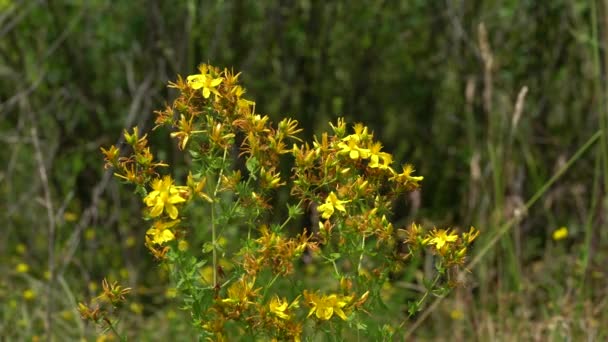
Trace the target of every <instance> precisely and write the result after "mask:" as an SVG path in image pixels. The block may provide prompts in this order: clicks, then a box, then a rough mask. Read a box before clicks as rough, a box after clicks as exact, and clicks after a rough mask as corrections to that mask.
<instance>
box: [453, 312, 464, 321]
mask: <svg viewBox="0 0 608 342" xmlns="http://www.w3.org/2000/svg"><path fill="white" fill-rule="evenodd" d="M450 317H451V318H452V319H453V320H455V321H460V320H461V319H463V318H464V314H463V313H462V311H460V310H458V309H454V310H452V311H451V312H450Z"/></svg>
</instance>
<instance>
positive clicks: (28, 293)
mask: <svg viewBox="0 0 608 342" xmlns="http://www.w3.org/2000/svg"><path fill="white" fill-rule="evenodd" d="M35 298H36V292H35V291H34V290H32V289H27V290H25V291H23V299H25V300H27V301H31V300H34V299H35Z"/></svg>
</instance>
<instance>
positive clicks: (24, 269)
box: [15, 263, 30, 273]
mask: <svg viewBox="0 0 608 342" xmlns="http://www.w3.org/2000/svg"><path fill="white" fill-rule="evenodd" d="M29 270H30V267H29V266H28V264H24V263H19V264H17V267H15V271H17V273H27V272H29Z"/></svg>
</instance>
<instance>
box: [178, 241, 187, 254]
mask: <svg viewBox="0 0 608 342" xmlns="http://www.w3.org/2000/svg"><path fill="white" fill-rule="evenodd" d="M177 249H179V251H180V252H185V251H187V250H188V241H186V240H179V242H178V243H177Z"/></svg>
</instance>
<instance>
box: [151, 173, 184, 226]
mask: <svg viewBox="0 0 608 342" xmlns="http://www.w3.org/2000/svg"><path fill="white" fill-rule="evenodd" d="M152 189H153V191H152V192H150V193H149V194H148V196H146V197H145V198H144V202H145V203H146V205H147V206H148V207H152V209H151V210H150V216H152V217H158V216H160V215H161V214H162V213H163V212H166V213H167V214H168V215H169V217H170V218H171V219H173V220H175V219H176V218H177V216H178V215H179V212H178V210H177V207H176V206H175V204H177V203H182V202H185V201H186V199H184V198H183V197H182V196H180V191H179V190H180V188H179V187H177V186H174V185H173V180H172V179H171V176H165V177H163V179H155V180H154V181H153V182H152Z"/></svg>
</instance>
